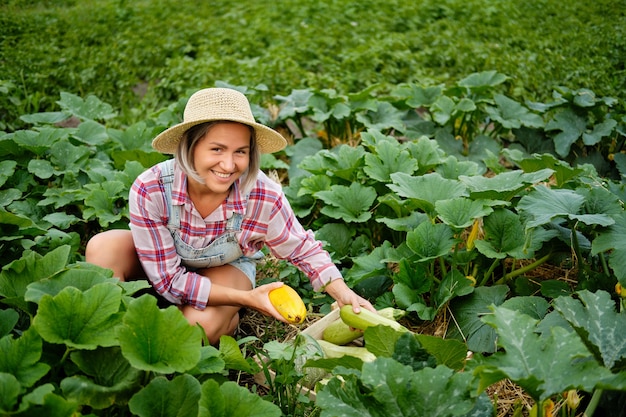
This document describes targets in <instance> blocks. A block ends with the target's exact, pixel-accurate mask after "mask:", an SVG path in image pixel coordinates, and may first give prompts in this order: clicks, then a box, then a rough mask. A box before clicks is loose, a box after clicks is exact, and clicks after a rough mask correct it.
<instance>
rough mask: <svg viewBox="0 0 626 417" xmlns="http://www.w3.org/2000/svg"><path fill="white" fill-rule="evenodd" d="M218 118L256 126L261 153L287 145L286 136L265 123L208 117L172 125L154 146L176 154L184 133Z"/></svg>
mask: <svg viewBox="0 0 626 417" xmlns="http://www.w3.org/2000/svg"><path fill="white" fill-rule="evenodd" d="M216 120H223V121H231V122H238V123H242V124H244V125H248V126H251V127H252V128H254V131H255V133H256V142H257V146H258V147H259V151H260V152H261V153H274V152H278V151H280V150H282V149H284V148H285V146H287V141H286V140H285V138H284V137H283V136H282V135H281V134H280V133H278V132H277V131H275V130H274V129H271V128H269V127H267V126H265V125H262V124H259V123H254V124H253V123H250V122H248V121H242V120H233V119H232V118H231V119H226V118H220V119H207V120H196V121H193V122H187V123H180V124H177V125H175V126H172V127H170V128H169V129H167V130H165V131H163V132H162V133H161V134H159V135H158V136H157V137H156V138H154V140H153V141H152V147H153V148H154V149H156V150H157V151H159V152H161V153H165V154H174V153H176V148H177V147H178V142H180V140H181V138H182V137H183V134H184V133H185V132H186V131H187V130H188V129H190V128H192V127H193V126H196V125H199V124H201V123H205V122H212V121H216Z"/></svg>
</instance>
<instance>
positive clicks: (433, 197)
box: [388, 172, 468, 214]
mask: <svg viewBox="0 0 626 417" xmlns="http://www.w3.org/2000/svg"><path fill="white" fill-rule="evenodd" d="M391 179H392V180H393V183H392V184H389V185H388V187H389V188H390V189H391V190H392V191H395V192H396V193H398V195H400V196H401V197H405V198H410V199H413V200H415V201H416V204H417V205H418V206H419V207H421V208H422V209H423V210H424V211H425V212H427V213H430V214H433V212H434V210H435V203H436V202H437V201H439V200H449V199H453V198H457V197H466V196H467V195H468V194H467V189H466V187H465V185H463V184H462V183H460V182H459V181H454V180H447V179H445V178H443V177H442V176H441V175H439V174H437V173H431V174H426V175H423V176H419V177H414V176H411V175H408V174H405V173H402V172H398V173H396V174H391Z"/></svg>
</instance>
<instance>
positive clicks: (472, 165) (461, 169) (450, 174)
mask: <svg viewBox="0 0 626 417" xmlns="http://www.w3.org/2000/svg"><path fill="white" fill-rule="evenodd" d="M435 172H436V173H437V174H439V175H441V176H442V177H444V178H447V179H449V180H456V179H458V178H459V177H460V176H461V175H465V176H475V175H479V174H480V173H481V169H480V167H479V165H478V164H477V163H476V162H474V161H459V160H458V159H457V158H456V157H455V156H448V157H446V158H445V159H444V160H443V161H440V162H439V164H438V166H437V167H436V168H435Z"/></svg>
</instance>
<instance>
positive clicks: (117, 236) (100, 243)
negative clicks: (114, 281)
mask: <svg viewBox="0 0 626 417" xmlns="http://www.w3.org/2000/svg"><path fill="white" fill-rule="evenodd" d="M85 260H86V261H87V262H89V263H92V264H95V265H98V266H101V267H103V268H108V269H111V270H113V276H114V277H117V278H119V279H120V280H121V281H130V280H133V279H138V278H145V277H146V274H145V273H144V272H143V269H142V267H141V263H140V262H139V258H138V257H137V252H136V251H135V244H134V243H133V235H132V234H131V232H130V230H117V229H115V230H107V231H106V232H102V233H99V234H97V235H95V236H94V237H92V238H91V239H90V240H89V242H87V247H86V248H85Z"/></svg>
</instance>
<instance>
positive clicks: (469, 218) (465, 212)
mask: <svg viewBox="0 0 626 417" xmlns="http://www.w3.org/2000/svg"><path fill="white" fill-rule="evenodd" d="M435 210H436V211H437V214H438V217H439V218H440V219H441V221H443V222H444V223H445V224H447V225H448V226H450V227H453V228H455V229H465V228H466V227H469V226H471V225H472V223H473V222H474V220H475V219H477V218H479V217H485V216H488V215H489V214H490V213H491V212H493V209H492V208H491V207H489V205H487V204H485V201H483V200H471V199H469V198H464V197H460V198H455V199H452V200H440V201H437V202H436V203H435Z"/></svg>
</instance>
